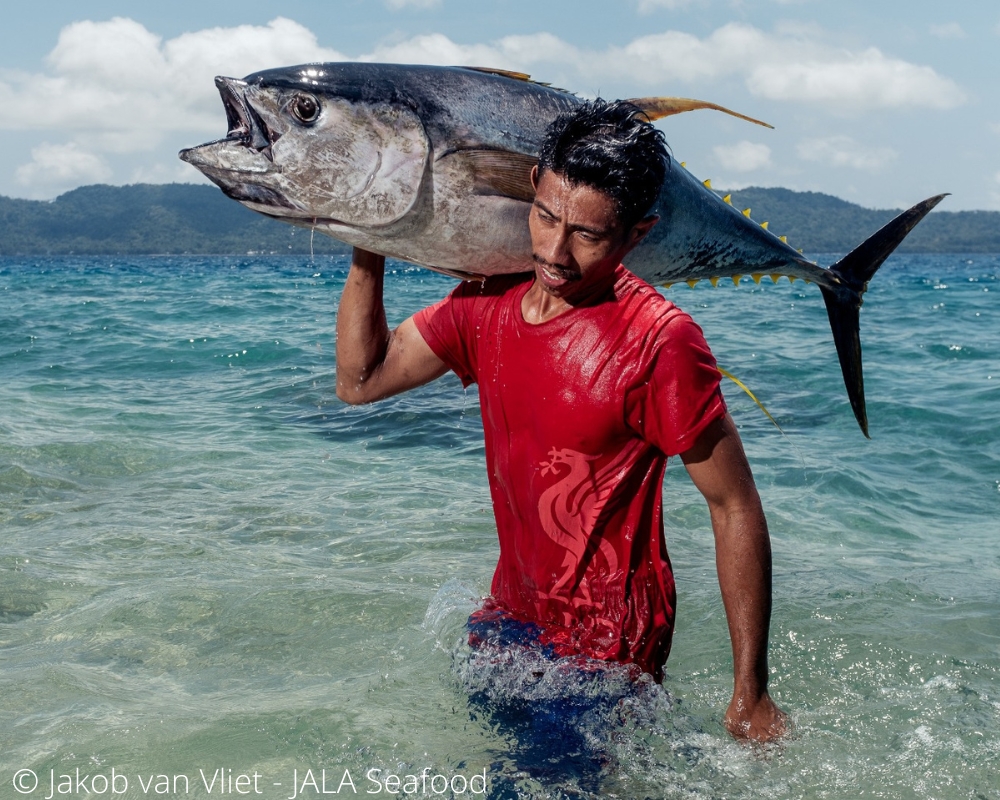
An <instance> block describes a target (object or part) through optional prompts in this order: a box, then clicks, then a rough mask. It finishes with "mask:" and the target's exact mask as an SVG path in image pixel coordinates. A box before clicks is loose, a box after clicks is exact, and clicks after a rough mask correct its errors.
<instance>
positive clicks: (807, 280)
mask: <svg viewBox="0 0 1000 800" xmlns="http://www.w3.org/2000/svg"><path fill="white" fill-rule="evenodd" d="M802 280H804V281H805V282H806V283H812V281H811V280H809V279H808V278H803V279H802Z"/></svg>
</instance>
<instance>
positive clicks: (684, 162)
mask: <svg viewBox="0 0 1000 800" xmlns="http://www.w3.org/2000/svg"><path fill="white" fill-rule="evenodd" d="M687 165H688V162H687V161H682V162H681V166H682V167H684V168H685V169H687Z"/></svg>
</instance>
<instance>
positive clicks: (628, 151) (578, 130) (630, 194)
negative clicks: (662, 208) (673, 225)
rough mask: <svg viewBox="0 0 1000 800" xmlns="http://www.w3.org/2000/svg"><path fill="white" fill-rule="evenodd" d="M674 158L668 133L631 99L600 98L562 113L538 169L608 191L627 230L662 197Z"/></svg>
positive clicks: (551, 130)
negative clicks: (671, 155) (655, 123)
mask: <svg viewBox="0 0 1000 800" xmlns="http://www.w3.org/2000/svg"><path fill="white" fill-rule="evenodd" d="M669 159H670V156H669V154H668V153H667V143H666V139H665V138H664V136H663V132H662V131H660V130H657V129H656V128H654V127H653V126H652V124H650V122H649V120H648V119H647V118H645V114H644V113H643V111H642V109H640V108H639V107H638V106H636V105H634V104H633V103H629V102H628V101H626V100H616V101H614V102H611V103H609V102H606V101H605V100H602V99H600V98H598V99H596V100H593V101H590V102H586V103H583V104H581V105H579V106H577V107H576V108H574V109H573V110H571V111H566V112H564V113H562V114H560V115H559V116H558V117H557V118H556V119H555V121H553V122H552V124H551V125H549V127H548V130H547V131H546V132H545V139H544V141H543V142H542V148H541V152H540V153H539V156H538V172H539V174H541V173H542V172H544V171H545V170H550V171H551V172H555V173H558V174H559V175H561V176H562V177H563V178H565V179H566V180H567V181H569V182H570V183H574V184H583V185H585V186H591V187H593V188H594V189H597V190H599V191H601V192H604V194H606V195H608V197H610V198H611V199H612V200H613V201H614V203H615V206H616V207H617V210H618V217H619V219H620V220H621V221H622V222H623V223H624V224H625V228H626V230H630V229H631V228H632V226H633V225H635V224H636V223H637V222H639V221H640V220H642V219H643V218H645V217H646V215H647V214H649V212H650V210H651V209H652V207H653V204H654V203H655V202H656V199H657V197H659V195H660V189H661V187H662V186H663V179H664V176H665V175H666V171H667V166H668V164H669Z"/></svg>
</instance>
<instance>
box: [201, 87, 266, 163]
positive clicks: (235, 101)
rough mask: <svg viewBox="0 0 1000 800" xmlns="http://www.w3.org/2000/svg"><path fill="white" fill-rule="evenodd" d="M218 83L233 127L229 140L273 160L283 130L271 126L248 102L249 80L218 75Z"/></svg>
mask: <svg viewBox="0 0 1000 800" xmlns="http://www.w3.org/2000/svg"><path fill="white" fill-rule="evenodd" d="M215 85H216V87H217V88H218V90H219V94H220V95H221V96H222V104H223V106H225V109H226V123H227V124H228V126H229V130H228V132H227V133H226V137H225V141H230V142H236V143H238V144H241V145H243V146H244V147H246V148H247V149H249V150H251V151H253V152H254V153H260V154H261V155H262V156H264V157H265V158H266V159H267V160H268V161H270V162H272V163H273V162H274V155H273V154H272V152H271V148H272V147H273V146H274V143H275V142H277V141H278V139H280V138H281V134H280V133H276V132H275V131H273V130H271V129H270V128H269V127H268V126H267V123H265V122H264V120H263V119H262V118H261V116H260V114H258V113H257V112H256V111H255V110H254V108H253V106H252V105H250V103H249V102H248V100H247V97H246V88H247V83H246V81H241V80H237V79H236V78H224V77H222V76H218V77H216V79H215Z"/></svg>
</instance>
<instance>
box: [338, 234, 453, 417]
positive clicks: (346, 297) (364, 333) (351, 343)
mask: <svg viewBox="0 0 1000 800" xmlns="http://www.w3.org/2000/svg"><path fill="white" fill-rule="evenodd" d="M384 278H385V256H381V255H378V254H376V253H370V252H368V251H367V250H361V249H359V248H354V255H353V257H352V259H351V270H350V272H349V273H348V275H347V282H346V283H345V284H344V291H343V293H342V294H341V295H340V308H339V310H338V312H337V397H339V398H340V399H341V400H343V401H345V402H347V403H350V404H352V405H358V404H360V403H371V402H374V401H375V400H381V399H382V398H383V397H389V396H391V395H394V394H398V393H400V392H404V391H406V390H407V389H412V388H414V387H415V386H422V385H423V384H425V383H428V382H430V381H432V380H434V379H435V378H439V377H441V376H442V375H444V373H445V372H447V371H448V366H447V365H446V364H445V363H444V361H442V360H441V359H440V358H438V357H437V355H436V354H435V353H434V351H433V350H431V348H430V346H429V345H428V344H427V342H426V341H424V337H423V336H421V334H420V331H419V330H418V329H417V326H416V324H415V323H414V321H413V317H409V318H408V319H406V320H405V321H404V322H403V323H402V324H401V325H400V326H399V327H398V328H396V329H395V330H393V331H390V330H389V325H388V323H387V322H386V318H385V306H384V305H383V302H382V287H383V282H384Z"/></svg>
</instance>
